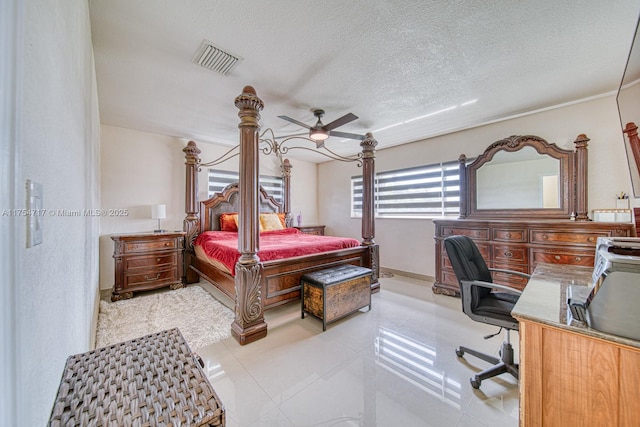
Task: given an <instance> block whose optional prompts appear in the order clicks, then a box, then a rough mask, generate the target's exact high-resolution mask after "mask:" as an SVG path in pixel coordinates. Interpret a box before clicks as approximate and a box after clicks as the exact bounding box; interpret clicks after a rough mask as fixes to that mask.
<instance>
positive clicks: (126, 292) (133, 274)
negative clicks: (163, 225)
mask: <svg viewBox="0 0 640 427" xmlns="http://www.w3.org/2000/svg"><path fill="white" fill-rule="evenodd" d="M185 234H186V233H184V232H182V231H176V232H163V233H130V234H114V235H112V236H111V239H112V240H113V243H114V249H113V258H114V260H115V283H114V285H113V292H112V294H111V301H118V300H121V299H127V298H131V297H133V293H134V292H137V291H148V290H151V289H157V288H162V287H166V286H169V287H171V289H178V288H181V287H183V286H184V284H183V282H182V270H183V255H184V236H185Z"/></svg>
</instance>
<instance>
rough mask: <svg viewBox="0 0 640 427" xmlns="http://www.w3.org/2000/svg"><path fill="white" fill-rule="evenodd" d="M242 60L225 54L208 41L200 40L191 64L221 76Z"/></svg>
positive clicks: (230, 54)
mask: <svg viewBox="0 0 640 427" xmlns="http://www.w3.org/2000/svg"><path fill="white" fill-rule="evenodd" d="M239 61H242V58H241V57H239V56H238V55H234V54H233V53H229V52H226V51H224V50H222V49H220V48H219V47H217V46H215V45H214V44H213V43H211V42H210V41H208V40H202V43H200V47H199V48H198V50H197V51H196V55H195V56H194V57H193V62H195V63H196V64H198V65H201V66H203V67H204V68H207V69H209V70H213V71H215V72H218V73H220V74H222V75H225V76H226V75H228V74H229V73H230V72H231V70H233V69H234V67H235V66H236V64H237V63H238V62H239Z"/></svg>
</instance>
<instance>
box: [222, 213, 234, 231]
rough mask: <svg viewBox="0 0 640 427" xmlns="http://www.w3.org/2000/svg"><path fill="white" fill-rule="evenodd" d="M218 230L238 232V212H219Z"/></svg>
mask: <svg viewBox="0 0 640 427" xmlns="http://www.w3.org/2000/svg"><path fill="white" fill-rule="evenodd" d="M220 231H235V232H236V233H237V232H238V213H237V212H236V213H223V214H220Z"/></svg>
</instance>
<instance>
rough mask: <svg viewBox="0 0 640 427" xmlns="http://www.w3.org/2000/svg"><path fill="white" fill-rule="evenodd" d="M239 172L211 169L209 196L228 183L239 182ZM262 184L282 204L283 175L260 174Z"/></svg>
mask: <svg viewBox="0 0 640 427" xmlns="http://www.w3.org/2000/svg"><path fill="white" fill-rule="evenodd" d="M238 179H239V175H238V172H230V171H223V170H216V169H209V187H208V191H207V195H208V197H211V196H213V194H214V193H218V192H220V191H222V190H223V189H224V188H225V187H226V186H227V185H229V184H233V183H234V182H238ZM260 185H261V186H262V188H264V189H265V191H266V192H267V193H268V194H269V195H270V196H271V197H273V198H274V199H276V201H277V202H278V203H280V204H282V203H283V201H284V200H283V199H284V180H283V179H282V177H281V176H269V175H260Z"/></svg>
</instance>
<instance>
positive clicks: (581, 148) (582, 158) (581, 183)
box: [573, 134, 590, 221]
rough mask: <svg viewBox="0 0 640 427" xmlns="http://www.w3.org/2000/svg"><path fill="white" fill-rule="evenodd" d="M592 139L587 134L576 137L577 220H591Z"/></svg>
mask: <svg viewBox="0 0 640 427" xmlns="http://www.w3.org/2000/svg"><path fill="white" fill-rule="evenodd" d="M589 141H590V139H589V138H587V135H585V134H580V135H578V136H577V137H576V140H575V141H573V143H574V144H575V145H576V157H575V162H576V166H575V174H576V178H575V179H576V180H575V185H576V190H575V191H576V200H575V202H574V203H575V212H576V221H589V215H588V214H589V211H588V210H587V188H588V185H587V176H588V172H589V171H588V169H587V162H588V160H587V145H588V144H589Z"/></svg>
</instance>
